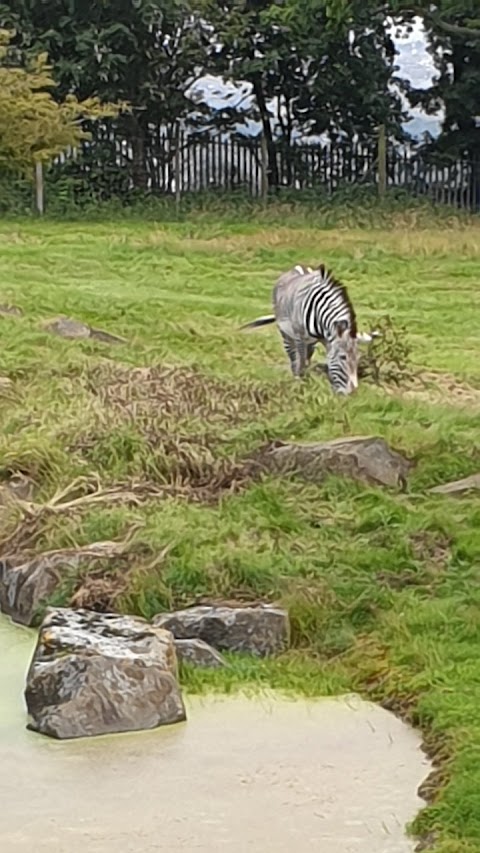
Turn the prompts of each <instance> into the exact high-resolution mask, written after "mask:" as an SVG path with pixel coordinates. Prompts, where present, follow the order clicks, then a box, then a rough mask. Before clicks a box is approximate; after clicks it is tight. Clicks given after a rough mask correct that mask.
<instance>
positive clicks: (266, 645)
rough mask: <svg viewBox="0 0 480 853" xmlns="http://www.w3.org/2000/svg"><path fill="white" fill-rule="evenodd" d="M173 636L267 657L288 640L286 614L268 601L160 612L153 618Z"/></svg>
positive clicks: (220, 648) (287, 642)
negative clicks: (244, 604) (264, 602)
mask: <svg viewBox="0 0 480 853" xmlns="http://www.w3.org/2000/svg"><path fill="white" fill-rule="evenodd" d="M153 624H154V625H156V626H157V627H159V628H166V629H167V630H168V631H171V632H172V634H173V636H174V637H175V639H176V640H191V639H194V638H197V639H199V640H203V641H204V642H205V643H208V644H209V645H210V646H213V647H214V648H215V649H218V650H219V651H231V652H246V653H249V654H253V655H257V656H258V657H267V656H268V655H274V654H276V653H278V652H282V651H284V650H285V649H286V648H287V647H288V645H289V640H290V625H289V620H288V614H287V612H286V611H285V610H282V609H281V608H279V607H274V606H272V605H270V604H260V605H255V606H252V607H249V606H237V607H227V606H222V605H221V606H215V605H201V606H198V607H189V608H187V609H186V610H177V611H175V612H174V613H161V614H159V615H158V616H156V617H155V618H154V619H153Z"/></svg>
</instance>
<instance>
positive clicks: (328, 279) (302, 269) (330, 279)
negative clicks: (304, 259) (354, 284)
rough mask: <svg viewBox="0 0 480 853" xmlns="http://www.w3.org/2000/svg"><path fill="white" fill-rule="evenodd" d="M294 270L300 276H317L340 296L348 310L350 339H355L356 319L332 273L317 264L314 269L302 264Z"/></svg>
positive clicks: (349, 302) (344, 290)
mask: <svg viewBox="0 0 480 853" xmlns="http://www.w3.org/2000/svg"><path fill="white" fill-rule="evenodd" d="M295 270H296V271H297V272H298V273H299V274H300V275H312V274H313V275H318V276H319V279H320V281H321V282H322V283H324V284H329V285H330V286H331V288H332V290H334V291H336V293H339V294H340V295H341V297H342V299H343V302H344V304H345V306H346V308H348V313H349V319H350V337H351V338H356V337H357V332H358V329H357V318H356V315H355V309H354V307H353V305H352V301H351V299H350V296H349V295H348V290H347V288H346V286H345V285H344V284H342V283H341V282H340V281H338V279H336V278H335V276H334V275H333V273H331V272H330V270H328V269H327V267H326V266H325V264H319V266H318V267H317V268H316V269H312V267H306V266H304V265H303V264H297V266H296V267H295Z"/></svg>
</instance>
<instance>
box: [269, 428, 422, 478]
mask: <svg viewBox="0 0 480 853" xmlns="http://www.w3.org/2000/svg"><path fill="white" fill-rule="evenodd" d="M259 461H260V464H261V466H262V467H263V468H264V469H265V470H268V471H271V472H272V473H275V474H298V475H300V476H301V477H303V478H304V479H305V480H309V481H311V482H314V483H321V482H322V481H323V480H324V479H325V477H326V476H327V475H328V474H336V475H339V476H342V477H350V478H351V479H353V480H358V481H360V482H362V483H366V484H368V485H381V486H393V487H398V486H400V487H402V488H405V486H406V482H407V476H408V473H409V471H410V469H411V467H412V463H411V462H410V460H408V459H406V458H405V457H404V456H402V455H401V454H400V453H398V452H397V451H396V450H392V449H391V448H390V447H389V446H388V444H387V443H386V441H384V439H383V438H378V437H376V436H354V437H352V438H340V439H336V440H335V441H325V442H314V443H308V444H307V443H301V444H300V443H299V444H285V443H282V442H276V444H275V445H274V446H273V447H270V448H268V450H267V451H265V452H263V453H262V454H261V457H260V460H259Z"/></svg>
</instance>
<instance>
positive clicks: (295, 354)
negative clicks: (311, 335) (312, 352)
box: [280, 331, 307, 379]
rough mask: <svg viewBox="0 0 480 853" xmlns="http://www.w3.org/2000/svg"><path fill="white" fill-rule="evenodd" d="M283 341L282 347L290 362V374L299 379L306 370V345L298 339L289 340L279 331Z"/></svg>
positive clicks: (288, 337) (289, 338) (287, 336)
mask: <svg viewBox="0 0 480 853" xmlns="http://www.w3.org/2000/svg"><path fill="white" fill-rule="evenodd" d="M280 334H281V336H282V339H283V346H284V348H285V352H286V353H287V355H288V358H289V361H290V367H291V369H292V373H293V375H294V376H295V378H296V379H300V378H301V377H302V376H303V375H304V373H305V370H306V368H307V344H306V343H305V342H304V341H302V340H300V339H298V338H291V337H290V336H289V335H286V334H285V332H282V331H280Z"/></svg>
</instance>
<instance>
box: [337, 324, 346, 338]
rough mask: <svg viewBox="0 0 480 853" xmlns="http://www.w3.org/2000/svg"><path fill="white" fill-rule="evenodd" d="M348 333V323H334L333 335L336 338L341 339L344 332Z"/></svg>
mask: <svg viewBox="0 0 480 853" xmlns="http://www.w3.org/2000/svg"><path fill="white" fill-rule="evenodd" d="M347 331H348V323H347V321H346V320H339V322H338V323H335V334H336V336H337V338H343V336H344V334H345V332H347Z"/></svg>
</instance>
